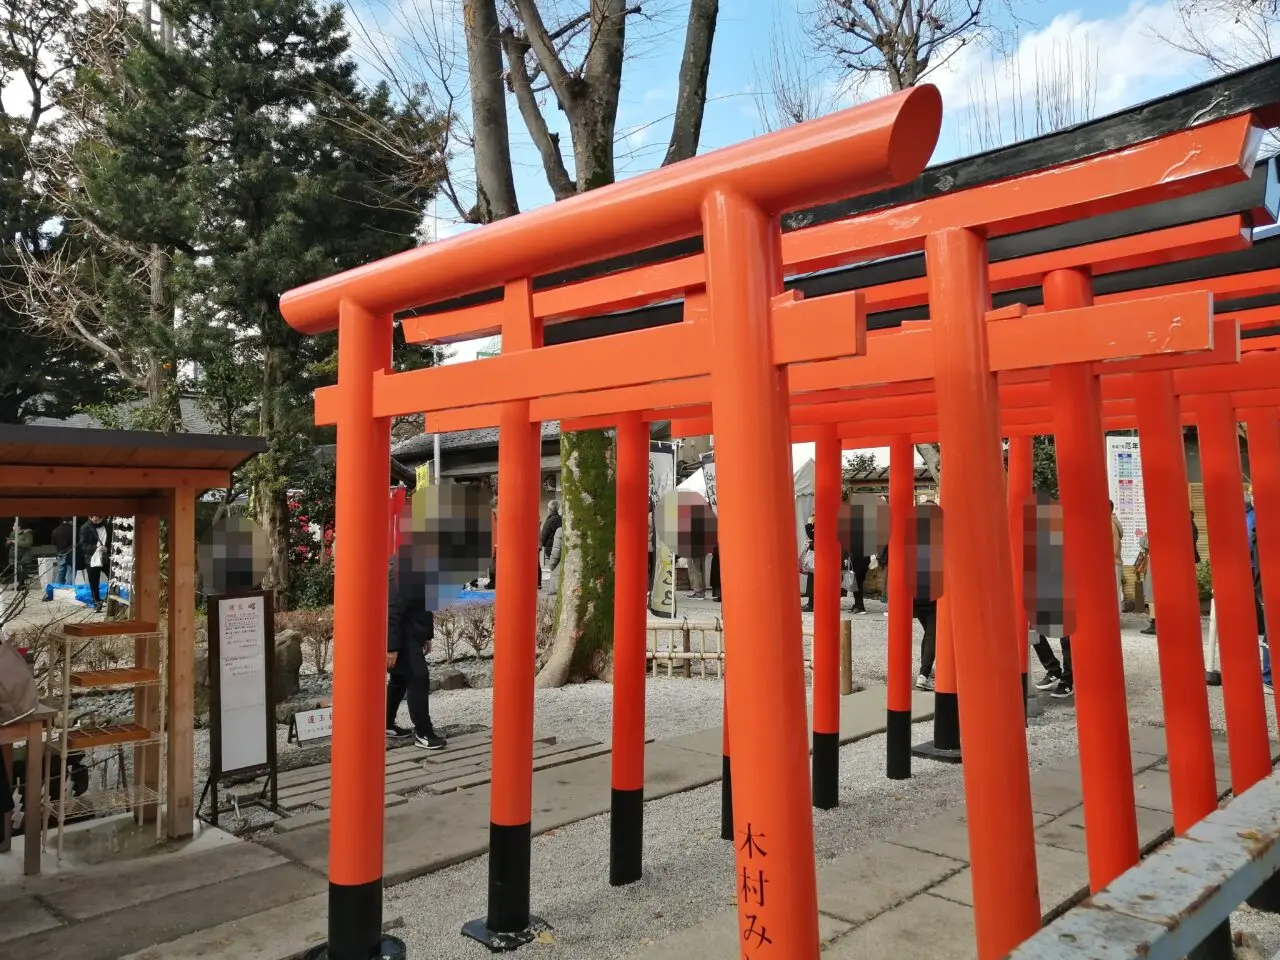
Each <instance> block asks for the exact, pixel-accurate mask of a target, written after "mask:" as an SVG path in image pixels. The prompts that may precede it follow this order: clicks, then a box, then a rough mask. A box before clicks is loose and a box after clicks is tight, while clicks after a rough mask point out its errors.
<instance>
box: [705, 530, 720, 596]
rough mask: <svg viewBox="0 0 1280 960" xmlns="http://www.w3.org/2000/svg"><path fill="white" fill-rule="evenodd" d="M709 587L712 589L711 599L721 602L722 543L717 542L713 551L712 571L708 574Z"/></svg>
mask: <svg viewBox="0 0 1280 960" xmlns="http://www.w3.org/2000/svg"><path fill="white" fill-rule="evenodd" d="M707 587H708V588H710V590H711V599H712V601H713V602H715V603H719V602H720V545H719V544H716V546H715V548H714V549H713V550H712V551H711V572H710V573H708V574H707Z"/></svg>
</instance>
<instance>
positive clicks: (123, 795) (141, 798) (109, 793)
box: [45, 786, 161, 819]
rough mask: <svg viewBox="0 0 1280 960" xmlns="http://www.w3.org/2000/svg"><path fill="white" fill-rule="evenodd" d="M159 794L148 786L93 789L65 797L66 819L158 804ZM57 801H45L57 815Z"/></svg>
mask: <svg viewBox="0 0 1280 960" xmlns="http://www.w3.org/2000/svg"><path fill="white" fill-rule="evenodd" d="M160 799H161V798H160V794H159V793H157V792H156V791H155V790H152V789H150V788H149V787H141V786H134V787H121V788H119V789H115V790H94V791H91V792H90V793H86V794H83V795H81V796H79V797H68V798H67V810H66V816H67V819H71V818H72V817H83V816H85V815H86V814H90V815H93V816H104V815H106V814H108V813H115V812H117V811H120V810H133V809H134V808H136V807H142V806H147V805H149V804H158V803H159V802H160ZM58 806H59V804H58V801H57V800H52V801H47V802H46V803H45V807H46V809H47V810H48V811H49V812H50V813H51V814H53V815H54V816H57V814H58Z"/></svg>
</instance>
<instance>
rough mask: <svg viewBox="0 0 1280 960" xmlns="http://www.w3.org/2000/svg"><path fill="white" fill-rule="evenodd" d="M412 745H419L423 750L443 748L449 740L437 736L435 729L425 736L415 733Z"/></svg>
mask: <svg viewBox="0 0 1280 960" xmlns="http://www.w3.org/2000/svg"><path fill="white" fill-rule="evenodd" d="M413 745H414V746H415V747H421V748H422V749H423V750H443V749H444V748H445V747H447V746H448V745H449V741H448V740H446V739H445V738H444V737H441V736H438V735H437V734H436V733H435V731H432V732H431V733H428V734H427V735H426V736H423V735H422V734H420V733H419V734H416V735H415V736H414V738H413Z"/></svg>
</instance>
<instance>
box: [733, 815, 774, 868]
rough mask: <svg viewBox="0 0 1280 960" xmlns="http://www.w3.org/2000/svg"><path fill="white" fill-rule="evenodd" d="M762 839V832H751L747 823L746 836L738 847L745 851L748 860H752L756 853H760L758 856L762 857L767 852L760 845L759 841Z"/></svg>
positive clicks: (765, 855)
mask: <svg viewBox="0 0 1280 960" xmlns="http://www.w3.org/2000/svg"><path fill="white" fill-rule="evenodd" d="M763 839H764V834H763V833H752V832H751V824H749V823H748V824H747V838H746V839H745V840H743V841H742V846H741V847H739V848H738V849H739V850H745V851H747V859H748V860H754V859H755V857H756V854H757V853H758V854H760V856H762V857H767V856H768V855H769V854H767V853H765V850H764V848H763V847H762V846H760V841H761V840H763Z"/></svg>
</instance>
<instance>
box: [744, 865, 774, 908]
mask: <svg viewBox="0 0 1280 960" xmlns="http://www.w3.org/2000/svg"><path fill="white" fill-rule="evenodd" d="M768 882H769V881H768V880H766V879H765V877H764V871H763V870H757V871H756V876H755V877H754V878H753V877H752V876H751V874H750V872H749V870H748V868H747V867H743V868H742V899H743V900H747V901H750V900H751V898H752V897H754V898H755V901H756V905H757V906H761V907H763V906H764V886H765V884H766V883H768Z"/></svg>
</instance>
